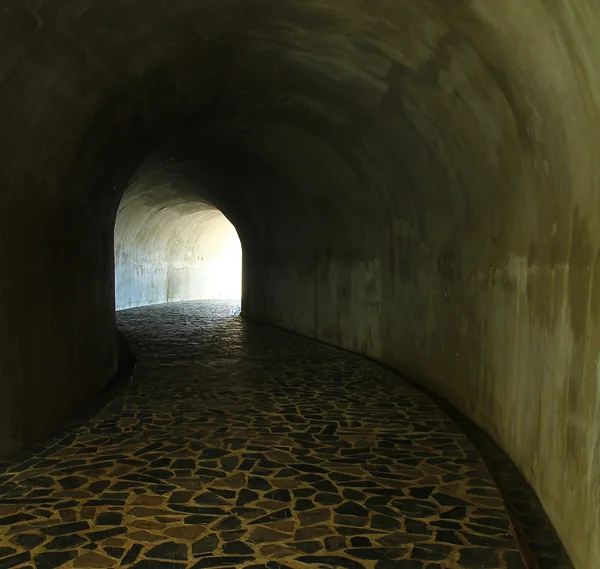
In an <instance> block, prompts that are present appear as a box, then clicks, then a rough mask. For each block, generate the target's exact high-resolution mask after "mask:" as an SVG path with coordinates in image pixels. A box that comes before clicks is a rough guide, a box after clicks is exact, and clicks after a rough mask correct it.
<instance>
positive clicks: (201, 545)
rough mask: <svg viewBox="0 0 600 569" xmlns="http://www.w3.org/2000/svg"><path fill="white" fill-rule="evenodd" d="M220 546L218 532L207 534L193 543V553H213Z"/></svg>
mask: <svg viewBox="0 0 600 569" xmlns="http://www.w3.org/2000/svg"><path fill="white" fill-rule="evenodd" d="M217 547H219V537H218V536H217V535H216V534H211V535H207V536H206V537H203V538H202V539H200V540H198V541H197V542H196V543H194V545H192V555H204V554H206V553H211V552H213V551H214V550H215V549H217Z"/></svg>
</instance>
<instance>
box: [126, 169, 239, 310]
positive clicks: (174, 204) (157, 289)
mask: <svg viewBox="0 0 600 569" xmlns="http://www.w3.org/2000/svg"><path fill="white" fill-rule="evenodd" d="M200 191H201V189H196V188H193V187H191V188H190V187H189V184H183V185H181V184H177V183H175V184H174V183H173V179H172V177H170V176H168V173H167V172H165V168H164V166H163V168H158V169H156V170H154V171H153V173H152V175H150V174H146V175H143V174H142V175H140V176H139V177H137V178H136V179H134V180H133V181H132V183H131V184H130V185H129V187H128V188H127V190H126V191H125V194H124V196H123V198H122V200H121V203H120V205H119V211H118V214H117V220H116V223H115V300H116V308H117V310H122V309H125V308H131V307H133V306H141V305H147V304H157V303H160V302H172V301H180V300H196V299H215V298H227V299H239V298H240V297H241V292H242V291H241V287H242V274H241V273H242V249H241V245H240V240H239V237H238V235H237V232H236V230H235V228H234V227H233V225H232V224H231V223H230V222H229V220H228V219H227V218H226V217H225V216H224V215H223V214H222V213H221V212H220V211H219V210H218V209H216V208H215V207H214V206H213V205H212V204H210V203H207V202H204V201H202V200H201V199H200V197H199V196H198V194H199V193H200Z"/></svg>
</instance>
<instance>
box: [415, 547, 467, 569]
mask: <svg viewBox="0 0 600 569" xmlns="http://www.w3.org/2000/svg"><path fill="white" fill-rule="evenodd" d="M451 551H452V547H450V546H449V545H442V544H438V543H420V544H416V545H415V546H414V547H413V550H412V553H411V554H410V556H411V558H412V559H420V560H427V561H444V560H445V559H446V558H447V557H448V555H449V554H450V552H451ZM465 569H466V568H465Z"/></svg>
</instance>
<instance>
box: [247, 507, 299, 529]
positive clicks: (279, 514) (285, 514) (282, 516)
mask: <svg viewBox="0 0 600 569" xmlns="http://www.w3.org/2000/svg"><path fill="white" fill-rule="evenodd" d="M291 517H292V511H291V510H290V509H289V508H284V509H282V510H277V511H276V512H273V513H271V514H267V515H266V516H262V517H260V518H257V519H255V520H253V521H251V522H250V525H255V524H270V523H273V522H279V521H281V520H287V519H289V518H291Z"/></svg>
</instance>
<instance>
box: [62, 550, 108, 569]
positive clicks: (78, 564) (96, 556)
mask: <svg viewBox="0 0 600 569" xmlns="http://www.w3.org/2000/svg"><path fill="white" fill-rule="evenodd" d="M116 564H117V560H116V559H113V558H111V557H107V556H105V555H102V554H101V553H97V552H95V551H90V552H89V553H84V554H83V555H81V556H80V557H77V559H75V561H73V567H74V569H84V568H89V567H92V568H102V567H114V566H115V565H116Z"/></svg>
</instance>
